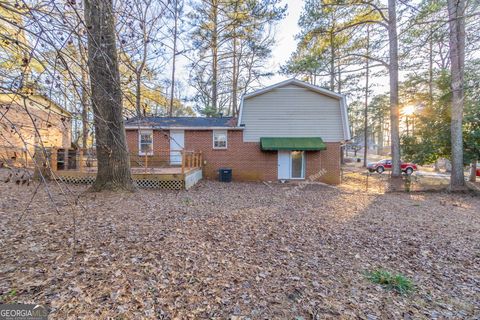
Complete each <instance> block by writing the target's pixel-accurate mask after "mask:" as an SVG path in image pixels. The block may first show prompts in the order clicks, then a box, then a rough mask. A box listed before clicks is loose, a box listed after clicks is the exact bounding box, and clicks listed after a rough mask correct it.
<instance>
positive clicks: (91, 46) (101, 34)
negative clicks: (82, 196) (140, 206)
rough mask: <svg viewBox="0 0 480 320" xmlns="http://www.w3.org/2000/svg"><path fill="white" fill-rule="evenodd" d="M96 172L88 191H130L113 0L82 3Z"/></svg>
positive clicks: (132, 187) (130, 179)
mask: <svg viewBox="0 0 480 320" xmlns="http://www.w3.org/2000/svg"><path fill="white" fill-rule="evenodd" d="M85 20H86V24H87V30H88V64H89V71H90V83H91V91H92V110H93V113H94V116H95V119H94V124H95V136H96V142H97V146H96V147H97V159H98V172H97V177H96V180H95V183H94V184H93V186H92V188H91V190H93V191H102V190H133V189H134V186H133V182H132V177H131V173H130V162H129V157H128V152H127V145H126V139H125V128H124V123H123V118H122V109H123V107H122V91H121V88H120V75H119V70H118V60H117V48H116V43H115V22H114V15H113V2H112V0H85Z"/></svg>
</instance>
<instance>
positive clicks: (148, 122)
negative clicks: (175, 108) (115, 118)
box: [125, 117, 236, 128]
mask: <svg viewBox="0 0 480 320" xmlns="http://www.w3.org/2000/svg"><path fill="white" fill-rule="evenodd" d="M235 125H236V119H235V118H233V117H217V118H207V117H146V118H141V119H138V118H132V119H128V120H127V121H125V126H127V127H133V126H147V127H151V126H153V127H160V128H175V127H177V128H180V127H188V128H193V127H195V128H202V127H235Z"/></svg>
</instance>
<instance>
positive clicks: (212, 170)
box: [127, 130, 340, 184]
mask: <svg viewBox="0 0 480 320" xmlns="http://www.w3.org/2000/svg"><path fill="white" fill-rule="evenodd" d="M127 143H128V148H129V151H130V152H131V153H134V154H138V133H137V130H127ZM326 144H327V150H324V151H307V152H306V153H305V156H306V172H305V174H306V178H308V177H317V174H318V173H319V172H321V171H322V169H324V171H325V173H324V174H322V175H319V177H317V179H315V180H317V181H321V182H325V183H330V184H339V183H340V143H339V142H338V143H337V142H335V143H330V142H329V143H326ZM153 149H154V153H155V155H158V154H161V153H163V154H164V153H165V151H168V150H169V140H168V137H167V136H165V134H164V132H162V131H154V137H153ZM185 149H186V150H192V151H201V152H202V155H203V160H204V168H203V175H204V177H205V178H207V179H216V178H217V171H218V169H220V168H223V167H227V168H232V169H233V179H234V180H239V181H275V180H277V167H278V162H277V152H276V151H262V150H261V149H260V144H259V143H256V142H243V131H241V130H229V131H228V148H227V149H225V150H222V149H213V137H212V131H211V130H186V131H185Z"/></svg>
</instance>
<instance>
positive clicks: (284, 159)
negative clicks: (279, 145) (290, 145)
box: [278, 150, 291, 180]
mask: <svg viewBox="0 0 480 320" xmlns="http://www.w3.org/2000/svg"><path fill="white" fill-rule="evenodd" d="M290 167H291V166H290V151H282V150H279V151H278V179H279V180H286V179H290Z"/></svg>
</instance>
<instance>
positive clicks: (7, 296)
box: [0, 289, 17, 303]
mask: <svg viewBox="0 0 480 320" xmlns="http://www.w3.org/2000/svg"><path fill="white" fill-rule="evenodd" d="M16 295H17V290H15V289H12V290H10V291H8V292H7V293H5V294H4V295H0V302H2V303H4V302H7V301H10V300H11V299H13V298H15V296H16Z"/></svg>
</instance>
